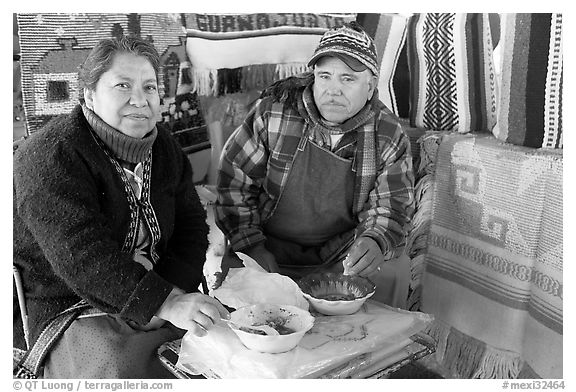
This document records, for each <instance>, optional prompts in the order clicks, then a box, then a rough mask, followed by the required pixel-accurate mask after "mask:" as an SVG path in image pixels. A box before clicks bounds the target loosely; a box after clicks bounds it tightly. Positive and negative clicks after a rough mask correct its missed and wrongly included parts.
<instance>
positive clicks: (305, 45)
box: [185, 13, 356, 96]
mask: <svg viewBox="0 0 576 392" xmlns="http://www.w3.org/2000/svg"><path fill="white" fill-rule="evenodd" d="M355 18H356V15H355V14H338V15H334V14H303V13H281V14H273V13H266V14H186V15H185V21H186V34H187V40H186V50H187V53H188V57H189V58H190V61H191V63H192V81H193V86H194V91H195V92H197V93H198V94H199V95H216V96H218V95H223V94H231V93H235V92H240V91H244V92H245V91H247V90H250V89H262V88H263V87H266V86H268V85H269V84H271V83H272V82H274V81H276V80H278V79H281V78H284V77H287V76H291V75H295V74H299V73H302V72H304V71H306V70H308V68H307V66H306V63H307V62H308V60H309V59H310V57H312V54H313V53H314V49H315V48H316V46H317V45H318V42H319V41H320V37H321V36H322V34H324V32H326V30H328V29H330V28H332V27H334V26H341V25H342V24H344V23H345V22H350V21H352V20H354V19H355Z"/></svg>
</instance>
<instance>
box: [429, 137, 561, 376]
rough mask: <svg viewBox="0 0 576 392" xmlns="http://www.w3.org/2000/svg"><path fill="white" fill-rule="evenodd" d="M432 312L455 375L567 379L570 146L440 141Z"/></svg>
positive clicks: (431, 248)
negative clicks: (566, 159) (565, 225)
mask: <svg viewBox="0 0 576 392" xmlns="http://www.w3.org/2000/svg"><path fill="white" fill-rule="evenodd" d="M436 157H437V159H436V164H435V174H434V188H433V189H434V191H433V192H434V196H433V199H432V203H433V207H432V212H431V214H432V216H431V220H430V231H429V233H428V236H427V251H426V256H425V272H424V276H423V281H422V288H423V290H422V310H423V311H424V312H426V313H431V314H434V316H435V318H436V320H438V322H437V323H436V324H435V326H434V328H432V330H431V331H430V333H431V334H432V335H434V336H435V337H436V338H437V339H438V341H439V347H438V350H437V352H438V355H439V359H440V360H442V361H443V364H444V365H445V366H447V367H448V368H449V370H450V371H451V372H452V373H453V374H454V376H455V377H463V378H470V377H472V378H515V377H520V378H534V377H543V378H562V342H563V311H562V302H563V277H562V262H563V253H562V252H563V248H562V243H563V239H562V214H563V209H562V167H563V155H562V150H538V149H530V148H525V147H519V146H513V145H509V144H504V143H502V142H499V141H497V140H496V139H495V138H494V137H493V136H491V135H490V136H488V135H486V136H484V135H471V134H469V135H458V134H450V135H446V136H444V137H443V138H442V142H441V143H440V145H439V147H438V154H437V156H436Z"/></svg>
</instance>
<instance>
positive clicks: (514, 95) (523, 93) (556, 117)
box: [493, 13, 563, 148]
mask: <svg viewBox="0 0 576 392" xmlns="http://www.w3.org/2000/svg"><path fill="white" fill-rule="evenodd" d="M562 42H563V39H562V14H544V13H535V14H504V16H503V18H502V41H501V43H500V45H501V46H502V47H501V52H502V56H501V60H502V63H501V67H500V68H501V75H500V80H499V82H500V103H499V112H498V124H497V126H496V127H495V128H494V130H493V133H494V135H495V136H496V137H497V138H498V139H500V140H504V141H506V142H508V143H512V144H517V145H521V146H528V147H535V148H563V134H562V84H563V61H562V47H563V45H562Z"/></svg>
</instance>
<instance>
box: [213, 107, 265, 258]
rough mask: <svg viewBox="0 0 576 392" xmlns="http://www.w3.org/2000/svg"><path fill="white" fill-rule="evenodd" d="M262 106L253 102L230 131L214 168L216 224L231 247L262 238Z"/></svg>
mask: <svg viewBox="0 0 576 392" xmlns="http://www.w3.org/2000/svg"><path fill="white" fill-rule="evenodd" d="M264 106H265V105H263V101H261V100H260V101H258V102H256V104H255V106H254V108H253V109H252V110H251V111H250V112H249V113H248V115H247V116H246V119H245V120H244V122H243V123H242V124H241V125H240V126H239V127H238V128H237V129H236V130H235V131H234V132H233V133H232V135H231V136H230V138H229V139H228V140H227V142H226V143H225V145H224V147H223V150H222V155H221V159H220V164H219V168H218V178H217V185H216V189H217V194H218V199H217V201H216V203H215V208H214V212H215V219H216V224H217V225H218V227H219V228H220V229H221V230H222V232H223V233H224V235H225V236H226V237H227V238H228V239H229V241H230V245H231V247H232V249H234V250H235V251H237V250H241V249H244V248H247V247H250V246H253V245H256V244H258V243H260V242H263V241H264V240H265V237H264V234H263V232H262V229H261V217H260V214H259V212H258V208H259V203H260V193H261V187H262V184H263V182H264V178H265V176H266V166H267V162H268V156H269V151H268V138H267V135H266V128H267V115H266V110H265V109H264Z"/></svg>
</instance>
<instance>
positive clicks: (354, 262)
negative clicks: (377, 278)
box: [342, 237, 385, 277]
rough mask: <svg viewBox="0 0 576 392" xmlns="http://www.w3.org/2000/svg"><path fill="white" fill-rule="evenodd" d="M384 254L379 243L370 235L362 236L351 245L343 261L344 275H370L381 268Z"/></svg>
mask: <svg viewBox="0 0 576 392" xmlns="http://www.w3.org/2000/svg"><path fill="white" fill-rule="evenodd" d="M384 261H385V259H384V255H383V254H382V251H381V250H380V247H379V246H378V243H377V242H376V241H375V240H373V239H372V238H370V237H360V238H358V239H357V240H356V241H355V242H354V244H352V246H351V247H350V251H349V252H348V255H347V256H346V258H345V259H344V261H343V262H342V264H343V265H344V275H360V276H363V277H368V276H369V275H372V274H374V273H376V272H377V271H379V270H380V266H381V265H382V264H383V263H384Z"/></svg>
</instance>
